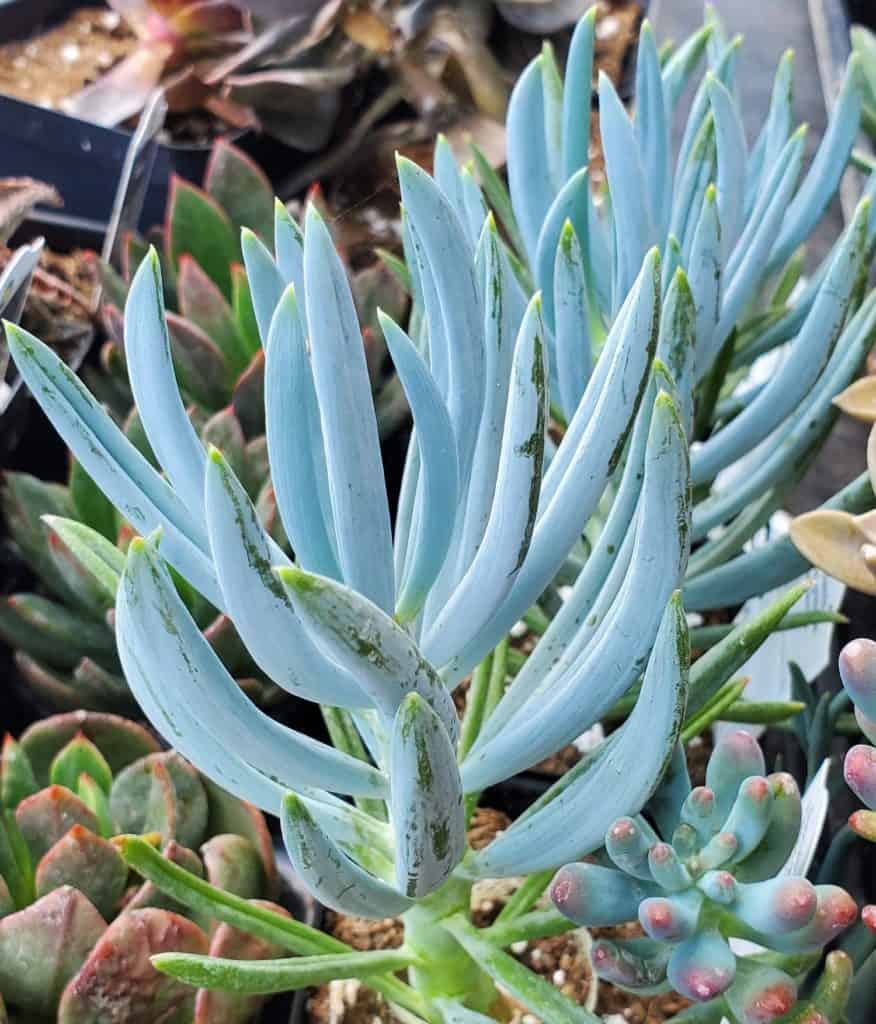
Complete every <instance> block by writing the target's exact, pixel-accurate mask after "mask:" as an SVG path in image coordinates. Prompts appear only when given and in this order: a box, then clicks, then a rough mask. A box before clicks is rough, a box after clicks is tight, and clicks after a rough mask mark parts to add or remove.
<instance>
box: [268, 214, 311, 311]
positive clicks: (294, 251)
mask: <svg viewBox="0 0 876 1024" xmlns="http://www.w3.org/2000/svg"><path fill="white" fill-rule="evenodd" d="M274 257H275V259H276V262H277V269H278V270H279V271H280V276H281V277H282V278H283V281H284V283H285V284H287V285H289V284H293V285H295V294H296V295H304V235H303V234H302V232H301V228H299V227H298V225H297V224H296V223H295V221H294V220H293V219H292V215H291V214H290V213H289V211H288V210H287V209H286V206H285V204H284V203H282V202H281V201H280V200H279V199H277V200H276V201H275V203H274ZM304 313H305V310H304V309H303V308H302V309H301V310H300V314H301V316H304Z"/></svg>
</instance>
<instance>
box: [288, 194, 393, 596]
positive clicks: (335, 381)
mask: <svg viewBox="0 0 876 1024" xmlns="http://www.w3.org/2000/svg"><path fill="white" fill-rule="evenodd" d="M304 279H305V293H306V296H307V307H308V317H307V319H308V324H309V327H310V344H311V363H312V366H313V378H314V383H315V386H316V394H317V399H318V402H319V413H320V420H321V422H322V433H323V439H324V444H325V456H326V466H327V469H328V482H329V493H330V495H331V504H332V511H333V513H334V523H335V537H336V540H337V548H338V560H339V562H340V566H341V571H342V572H343V574H344V580H345V581H346V582H347V583H348V584H349V585H350V586H351V587H354V588H355V589H356V590H357V591H359V593H361V594H364V595H366V596H367V597H369V598H370V599H372V600H373V601H374V602H375V604H377V605H379V606H380V607H381V608H383V609H384V610H386V611H390V612H391V611H392V607H393V602H394V600H395V579H394V571H393V558H392V530H391V527H390V521H389V505H388V503H387V500H386V484H385V482H384V477H383V464H382V462H381V458H380V439H379V437H378V434H377V421H376V418H375V415H374V404H373V402H372V399H371V384H370V381H369V379H368V368H367V366H366V364H365V350H364V347H363V345H362V335H361V332H360V330H359V319H358V317H357V315H356V308H355V306H354V305H353V296H352V294H351V293H350V285H349V282H348V281H347V275H346V271H345V270H344V265H343V264H342V263H341V261H340V258H339V257H338V254H337V252H336V251H335V247H334V243H333V242H332V239H331V236H330V235H329V233H328V229H327V228H326V226H325V224H324V223H323V220H322V218H321V217H320V216H319V214H318V213H317V211H316V208H315V207H314V206H310V207H309V208H308V211H307V225H306V229H305V243H304Z"/></svg>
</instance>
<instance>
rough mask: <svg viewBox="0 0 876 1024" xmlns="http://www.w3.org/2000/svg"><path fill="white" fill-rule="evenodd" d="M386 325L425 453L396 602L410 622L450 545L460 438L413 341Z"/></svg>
mask: <svg viewBox="0 0 876 1024" xmlns="http://www.w3.org/2000/svg"><path fill="white" fill-rule="evenodd" d="M380 326H381V328H382V330H383V336H384V338H385V339H386V345H387V347H388V349H389V352H390V355H391V356H392V361H393V365H394V366H395V369H396V373H397V374H398V375H399V379H400V380H401V382H402V386H403V387H404V389H405V394H406V395H407V398H408V402H409V403H410V406H411V411H412V413H413V417H414V424H415V426H416V435H415V438H414V439H412V442H411V443H416V444H417V446H418V448H419V452H420V481H421V485H420V486H421V487H422V499H421V500H422V507H423V512H422V517H421V520H420V525H419V531H418V534H417V542H416V546H415V549H414V551H413V558H412V561H411V564H410V568H409V571H408V573H407V574H406V576H405V578H404V580H403V581H402V582H401V586H400V589H399V595H398V599H397V601H396V619H397V620H398V621H399V622H408V621H410V620H411V619H413V618H414V617H415V616H416V614H417V613H418V612H419V610H420V608H421V607H422V605H423V602H424V601H425V600H426V595H427V594H428V592H429V588H430V587H431V586H432V584H433V583H434V582H435V579H436V578H437V576H438V573H439V572H440V571H441V566H442V565H443V564H444V559H445V557H446V555H447V551H448V549H449V547H450V538H451V534H452V532H453V521H454V516H455V514H456V504H457V496H458V487H459V478H458V477H459V471H458V465H457V459H456V439H455V438H454V435H453V426H452V425H451V423H450V416H449V415H448V413H447V409H446V407H445V405H444V402H443V400H442V398H441V395H440V394H439V393H438V389H437V387H436V385H435V382H434V380H433V379H432V376H431V374H430V373H429V369H428V367H427V366H426V365H425V363H424V362H423V360H422V359H421V358H420V356H419V354H418V353H417V350H416V348H415V347H414V344H413V342H412V341H411V340H410V338H409V337H408V336H407V335H406V334H405V332H404V331H403V330H402V329H401V328H400V327H399V326H398V324H396V323H395V321H393V320H392V319H391V318H390V317H388V316H385V315H383V314H381V315H380ZM305 568H307V566H305Z"/></svg>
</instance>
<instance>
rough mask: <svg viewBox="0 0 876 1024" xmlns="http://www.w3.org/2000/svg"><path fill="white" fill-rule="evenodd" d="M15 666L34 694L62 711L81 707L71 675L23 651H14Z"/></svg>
mask: <svg viewBox="0 0 876 1024" xmlns="http://www.w3.org/2000/svg"><path fill="white" fill-rule="evenodd" d="M14 661H15V667H16V669H17V671H18V674H19V675H20V676H21V678H22V679H23V680H24V681H25V682H26V683H27V685H28V688H29V689H30V690H32V691H33V692H34V694H35V695H36V696H37V697H39V698H41V699H42V700H45V701H46V702H47V703H49V704H51V706H52V707H53V708H59V709H60V710H62V711H72V710H73V708H77V707H81V706H82V703H83V702H82V701H80V700H78V699H77V693H76V684H75V680H74V679H73V677H72V676H68V675H64V674H63V673H61V672H59V671H58V670H57V669H52V668H49V666H48V665H44V664H43V663H42V662H39V661H37V660H36V658H32V657H31V656H30V655H29V654H25V653H24V651H16V652H15V657H14Z"/></svg>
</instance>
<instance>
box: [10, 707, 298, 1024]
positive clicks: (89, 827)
mask: <svg viewBox="0 0 876 1024" xmlns="http://www.w3.org/2000/svg"><path fill="white" fill-rule="evenodd" d="M0 798H2V806H3V810H4V814H3V819H2V824H0V1007H2V1005H3V1002H5V1004H6V1009H7V1011H8V1012H9V1013H11V1014H12V1015H13V1016H12V1019H13V1020H22V1021H24V1020H28V1021H30V1020H35V1019H39V1020H43V1019H46V1018H51V1019H53V1020H57V1021H58V1022H59V1024H77V1022H82V1021H86V1020H87V1021H91V1022H94V1024H98V1022H107V1024H108V1022H109V1021H116V1020H125V1021H127V1022H130V1024H136V1022H143V1024H147V1022H152V1021H155V1020H157V1019H159V1018H161V1019H165V1018H166V1019H171V1018H172V1019H173V1020H179V1021H185V1020H188V1021H191V1020H194V1019H196V1020H197V1021H199V1022H203V1024H208V1022H216V1024H219V1022H220V1021H221V1022H223V1024H227V1022H229V1024H230V1022H239V1024H244V1022H246V1021H249V1020H252V1019H253V1018H254V1016H255V1014H256V1013H257V1011H258V1009H259V1005H260V1003H259V1001H258V1000H255V1001H254V1000H252V999H246V998H239V997H236V998H235V997H230V998H226V997H220V998H217V997H216V996H214V995H213V994H212V993H208V992H200V993H196V992H195V991H194V990H192V989H190V988H186V987H185V986H182V985H179V984H175V983H173V982H172V981H170V979H167V978H163V977H162V976H161V975H160V974H158V973H157V972H156V971H155V970H153V969H152V968H151V967H150V965H149V957H150V956H151V955H154V954H156V953H160V952H167V951H178V952H190V953H194V952H199V953H206V952H207V951H210V952H211V953H212V954H213V955H216V956H225V957H230V958H232V959H233V958H236V957H239V956H245V957H247V958H248V959H252V958H262V957H264V958H268V957H271V956H275V955H277V952H276V950H275V949H274V948H273V947H270V946H268V945H265V944H260V943H258V942H255V941H254V940H252V939H251V938H250V937H249V936H247V935H245V934H243V933H241V932H237V931H235V930H233V929H231V928H229V927H227V926H225V925H222V926H218V927H217V923H216V922H214V921H211V920H210V919H209V918H208V917H205V916H203V915H202V916H198V915H191V914H189V913H188V911H187V910H186V908H185V907H183V906H181V905H179V904H178V903H176V902H174V901H173V900H170V899H168V898H167V897H166V896H164V895H163V894H162V893H161V892H160V891H159V890H158V889H156V888H155V887H154V886H153V885H151V884H150V883H149V882H143V881H141V880H139V879H138V878H137V877H136V875H133V874H132V873H131V872H130V870H129V868H128V866H127V864H126V863H125V861H124V859H123V857H122V855H121V853H120V851H119V845H118V841H117V837H118V836H119V835H122V834H132V835H138V836H145V837H147V838H148V841H149V842H150V843H151V844H153V845H154V846H156V847H157V848H158V849H160V850H161V854H160V856H161V857H163V858H165V859H166V860H167V861H169V862H171V863H174V864H178V865H181V866H183V867H184V868H185V869H186V870H187V871H189V872H192V873H194V874H195V875H197V876H198V877H203V878H204V879H206V880H207V881H209V883H210V884H211V885H214V886H216V887H218V888H219V889H222V890H224V891H225V892H227V893H231V894H234V895H236V896H238V897H240V898H241V899H244V900H255V901H257V905H259V906H265V907H270V908H272V909H275V910H277V911H278V912H279V913H281V914H284V913H286V912H285V911H284V910H283V909H282V908H280V907H277V905H276V904H274V903H271V902H270V901H269V897H271V896H272V895H273V894H274V891H275V888H276V883H277V877H276V866H275V864H274V858H273V848H272V845H271V839H270V836H269V834H268V831H267V827H266V825H265V821H264V818H263V816H262V814H261V812H259V811H258V810H256V809H255V808H254V807H252V806H250V805H246V804H242V803H240V802H239V801H237V800H235V799H233V798H232V797H230V796H229V795H228V794H227V793H225V792H223V791H222V790H221V789H219V788H218V787H217V786H216V785H214V784H213V783H212V782H210V781H209V780H208V779H206V778H205V777H203V776H201V775H199V773H198V772H197V771H196V770H195V769H194V768H193V767H192V766H191V765H190V764H189V763H188V762H187V761H185V760H184V759H183V758H182V757H180V756H179V754H177V753H175V752H174V751H165V750H162V749H161V747H160V746H159V744H158V743H157V742H156V740H155V738H154V737H153V736H152V734H151V733H149V732H148V731H147V730H145V729H144V728H143V727H142V726H140V725H137V724H136V723H134V722H131V721H128V720H126V719H123V718H118V717H116V716H114V715H106V714H89V713H86V712H74V713H70V714H65V715H58V716H55V717H52V718H47V719H44V720H42V721H40V722H37V723H36V724H34V725H32V726H31V727H30V728H29V729H27V731H26V732H24V733H23V734H22V735H21V737H20V738H19V739H18V740H17V741H16V740H14V739H13V738H12V737H11V736H8V735H7V736H6V739H5V740H4V744H3V751H2V756H0ZM17 1014H18V1015H20V1016H16V1015H17ZM162 1015H163V1016H162ZM0 1016H2V1010H0ZM2 1019H3V1020H5V1019H6V1017H5V1016H2Z"/></svg>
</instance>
